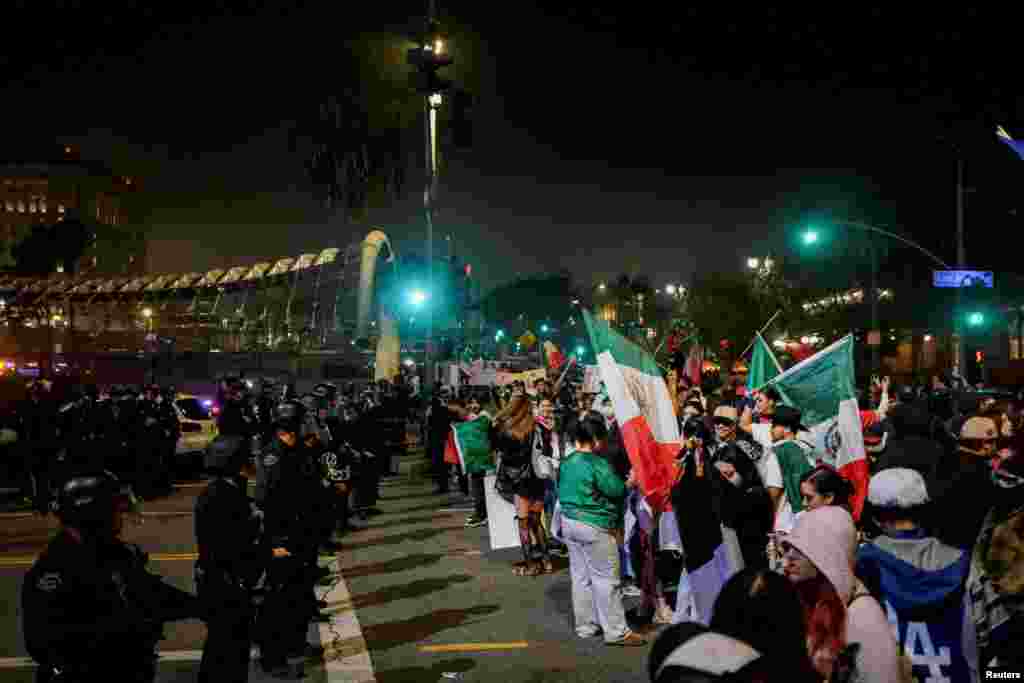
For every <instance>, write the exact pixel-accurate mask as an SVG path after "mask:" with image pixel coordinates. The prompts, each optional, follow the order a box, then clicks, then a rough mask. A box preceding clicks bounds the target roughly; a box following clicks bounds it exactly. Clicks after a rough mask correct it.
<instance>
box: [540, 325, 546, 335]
mask: <svg viewBox="0 0 1024 683" xmlns="http://www.w3.org/2000/svg"><path fill="white" fill-rule="evenodd" d="M540 331H541V332H542V333H544V334H547V331H548V326H547V325H541V326H540Z"/></svg>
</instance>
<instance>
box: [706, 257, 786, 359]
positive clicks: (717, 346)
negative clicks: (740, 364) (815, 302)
mask: <svg viewBox="0 0 1024 683" xmlns="http://www.w3.org/2000/svg"><path fill="white" fill-rule="evenodd" d="M784 291H785V290H782V289H780V290H771V289H765V290H762V291H759V290H758V289H757V288H756V287H755V285H754V283H753V282H751V280H750V279H749V278H748V277H747V276H745V275H743V274H739V273H729V272H710V273H707V274H704V275H700V276H698V277H697V278H696V279H695V280H694V281H693V283H692V284H691V286H690V288H689V290H688V292H687V301H686V310H687V318H689V320H690V322H691V323H692V325H693V328H694V330H695V331H696V333H697V335H698V338H699V339H700V343H702V344H703V345H704V346H705V347H707V348H708V349H709V350H710V351H711V352H713V353H718V354H719V357H720V360H721V366H722V372H723V373H730V372H731V371H732V365H733V363H734V362H735V360H736V354H738V353H740V352H741V351H742V350H743V349H744V348H746V346H747V344H748V343H749V342H750V340H751V339H752V338H753V336H754V334H755V333H756V332H757V331H758V330H759V329H761V326H762V325H764V324H765V323H766V322H767V321H768V319H769V318H771V316H772V315H774V314H775V312H776V311H778V310H779V309H780V308H782V309H783V310H786V309H787V308H789V307H790V302H789V301H788V300H787V299H786V297H785V296H784V295H783V292H784Z"/></svg>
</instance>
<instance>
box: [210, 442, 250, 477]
mask: <svg viewBox="0 0 1024 683" xmlns="http://www.w3.org/2000/svg"><path fill="white" fill-rule="evenodd" d="M248 457H249V451H248V450H247V449H246V443H245V439H243V438H242V437H240V436H226V435H224V434H221V435H219V436H218V437H217V438H216V439H214V440H213V441H211V442H210V444H209V445H208V446H207V447H206V451H205V452H204V454H203V465H204V466H205V467H206V469H208V470H214V471H231V470H234V469H238V468H240V467H241V466H242V465H244V464H245V461H246V460H247V459H248Z"/></svg>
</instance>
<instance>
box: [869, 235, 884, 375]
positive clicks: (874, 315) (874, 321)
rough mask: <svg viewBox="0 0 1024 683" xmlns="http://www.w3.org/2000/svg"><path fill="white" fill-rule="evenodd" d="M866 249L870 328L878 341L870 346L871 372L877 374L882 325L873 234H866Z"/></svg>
mask: <svg viewBox="0 0 1024 683" xmlns="http://www.w3.org/2000/svg"><path fill="white" fill-rule="evenodd" d="M868 249H869V250H870V252H871V254H870V256H871V291H870V296H871V328H872V329H873V330H874V331H876V332H877V333H878V339H877V341H878V343H877V344H874V345H872V347H871V373H872V374H879V372H880V371H881V369H882V325H881V323H880V322H879V320H878V295H879V292H878V252H877V250H876V249H875V239H874V235H868Z"/></svg>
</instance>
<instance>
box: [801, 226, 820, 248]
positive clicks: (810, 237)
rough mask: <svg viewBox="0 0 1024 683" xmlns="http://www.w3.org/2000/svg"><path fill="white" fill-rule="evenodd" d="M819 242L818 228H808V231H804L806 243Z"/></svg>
mask: <svg viewBox="0 0 1024 683" xmlns="http://www.w3.org/2000/svg"><path fill="white" fill-rule="evenodd" d="M817 242H818V231H817V230H813V229H811V230H808V231H806V232H805V233H804V244H806V245H808V246H810V245H812V244H817Z"/></svg>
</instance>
